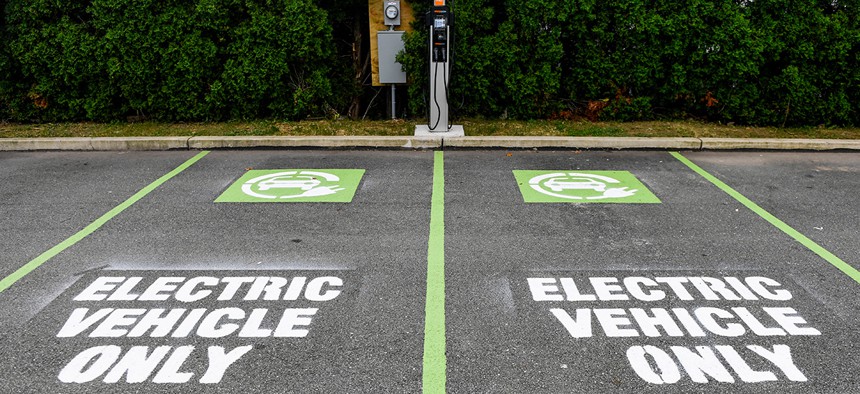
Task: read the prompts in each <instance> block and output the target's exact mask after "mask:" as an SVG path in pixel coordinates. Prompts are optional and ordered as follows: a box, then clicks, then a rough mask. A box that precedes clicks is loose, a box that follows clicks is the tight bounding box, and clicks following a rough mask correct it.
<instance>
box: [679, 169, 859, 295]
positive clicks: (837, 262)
mask: <svg viewBox="0 0 860 394" xmlns="http://www.w3.org/2000/svg"><path fill="white" fill-rule="evenodd" d="M671 154H672V156H674V157H675V158H676V159H678V160H679V161H681V163H684V164H686V165H687V167H690V169H691V170H693V171H695V172H696V173H698V174H699V175H701V176H702V177H704V178H705V179H707V180H708V181H710V182H711V183H713V184H714V185H715V186H717V187H718V188H720V190H722V191H724V192H726V194H728V195H730V196H732V197H733V198H734V199H735V200H737V201H738V202H740V203H741V204H743V205H744V206H745V207H747V208H749V209H750V210H752V211H753V212H755V213H756V214H758V215H759V216H761V217H762V218H763V219H764V220H767V221H768V222H769V223H770V224H772V225H773V226H774V227H776V228H778V229H780V230H782V232H784V233H786V234H788V236H790V237H792V238H794V239H795V240H796V241H797V242H800V243H801V244H802V245H803V246H806V247H807V248H808V249H809V250H811V251H812V252H814V253H815V254H817V255H819V256H821V258H823V259H824V260H826V261H827V262H828V263H830V264H832V265H833V266H834V267H836V268H838V269H839V270H840V271H842V272H843V273H845V275H848V276H849V277H851V279H854V281H855V282H857V283H860V271H857V270H856V269H855V268H854V267H852V266H851V265H849V264H848V263H846V262H844V261H842V259H840V258H839V257H836V255H834V254H833V253H830V252H829V251H828V250H827V249H824V248H823V247H821V245H819V244H817V243H815V241H813V240H811V239H809V238H807V237H806V236H805V235H803V234H801V233H800V232H799V231H797V230H795V229H794V228H792V227H791V226H789V225H787V224H785V222H783V221H782V220H779V219H778V218H777V217H776V216H773V215H771V214H770V213H769V212H767V211H765V210H764V209H763V208H762V207H760V206H758V204H756V203H754V202H752V201H750V199H748V198H746V197H744V195H743V194H740V193H738V192H737V191H735V189H732V188H731V187H730V186H729V185H726V184H725V183H723V181H721V180H719V179H717V177H715V176H713V175H711V174H709V173H708V172H707V171H705V170H703V169H702V168H701V167H699V166H697V165H696V164H695V163H693V162H692V161H690V160H689V159H687V158H686V157H684V156H682V155H681V154H680V153H678V152H671Z"/></svg>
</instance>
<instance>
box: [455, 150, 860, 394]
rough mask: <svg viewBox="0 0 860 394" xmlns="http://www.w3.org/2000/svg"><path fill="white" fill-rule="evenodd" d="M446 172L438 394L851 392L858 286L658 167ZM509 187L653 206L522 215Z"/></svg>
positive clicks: (466, 164)
mask: <svg viewBox="0 0 860 394" xmlns="http://www.w3.org/2000/svg"><path fill="white" fill-rule="evenodd" d="M756 155H757V154H756ZM715 156H719V155H717V154H715ZM768 167H769V169H768V170H767V171H770V172H778V168H779V167H780V163H779V162H778V161H774V162H770V163H768ZM446 169H447V176H448V178H449V179H451V181H449V183H448V188H447V190H446V193H447V196H448V203H447V205H446V214H447V220H446V223H447V227H446V229H447V231H448V239H447V241H446V252H447V271H446V273H447V280H448V293H447V297H448V298H447V300H448V308H449V309H448V322H449V323H448V338H449V349H448V351H449V355H450V358H449V369H448V370H449V376H448V383H449V388H450V391H451V392H525V391H532V392H569V391H574V392H641V391H644V392H648V391H663V390H667V389H668V390H671V391H680V392H690V391H707V392H727V391H730V392H756V391H761V390H764V391H769V392H809V391H817V392H848V391H851V390H852V387H856V385H857V384H858V382H857V381H856V377H855V375H856V374H854V373H853V372H855V371H856V365H855V364H854V363H853V361H852V360H854V359H856V358H857V357H858V354H857V351H856V350H853V349H852V348H851V347H850V346H847V345H846V343H847V342H846V341H850V337H851V336H853V335H854V334H853V332H854V331H856V330H854V329H853V327H856V325H857V323H858V315H857V313H856V311H857V306H858V305H857V301H856V300H857V299H858V296H860V294H858V291H857V290H858V284H857V283H856V282H854V281H853V280H852V279H850V278H849V277H847V276H845V275H843V274H842V273H841V272H839V271H838V270H836V269H835V268H833V267H832V266H830V265H829V264H828V263H827V262H825V261H823V260H822V259H821V258H819V257H818V256H817V255H815V254H813V253H811V252H810V251H809V250H806V249H805V247H803V246H802V245H800V244H799V243H797V242H796V241H794V240H793V239H791V238H789V237H787V236H786V235H785V234H784V233H782V232H781V231H780V230H778V229H777V228H775V227H773V226H772V225H770V224H769V223H768V222H766V221H765V220H762V219H761V218H760V217H758V216H757V215H756V214H755V213H753V212H752V211H750V210H748V209H746V208H745V207H744V206H743V205H741V204H740V203H739V202H737V201H735V200H734V199H733V198H731V197H730V196H729V195H727V194H726V193H724V192H723V191H721V190H720V189H718V188H717V187H715V186H714V185H712V184H710V183H709V182H708V181H706V180H705V179H704V178H702V177H701V176H699V175H697V174H696V173H694V172H692V171H690V169H689V168H687V167H686V166H685V165H683V164H682V163H681V162H679V161H677V160H675V159H673V158H672V157H671V156H670V155H668V154H667V153H664V152H623V153H619V152H582V153H578V152H536V153H532V152H515V153H513V154H512V155H508V154H505V153H504V152H453V153H447V154H446ZM517 170H556V171H558V170H565V171H576V172H577V173H584V172H589V171H596V170H610V171H630V172H632V173H633V174H634V175H635V176H636V177H637V178H638V179H639V180H640V181H642V183H643V184H644V185H645V186H647V188H648V189H650V190H651V191H652V192H653V193H654V194H655V195H656V196H657V197H658V198H659V199H660V200H661V203H660V204H602V205H600V204H563V203H562V204H559V203H555V204H553V203H547V204H525V203H522V201H523V196H522V195H521V192H520V190H518V187H517V185H516V184H513V183H512V182H511V179H512V172H513V171H517ZM776 179H779V180H782V181H783V183H782V187H784V188H786V189H790V188H791V187H792V186H791V185H790V184H786V182H789V181H790V179H789V178H788V177H784V178H778V177H777V178H776ZM521 183H522V182H521ZM796 193H803V191H802V190H801V191H798V192H796ZM855 236H856V230H855ZM846 247H850V246H846ZM756 289H757V290H756ZM667 386H669V387H667Z"/></svg>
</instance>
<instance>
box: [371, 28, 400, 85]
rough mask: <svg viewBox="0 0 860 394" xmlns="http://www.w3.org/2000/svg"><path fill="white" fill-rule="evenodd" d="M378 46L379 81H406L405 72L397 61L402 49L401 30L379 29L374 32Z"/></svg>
mask: <svg viewBox="0 0 860 394" xmlns="http://www.w3.org/2000/svg"><path fill="white" fill-rule="evenodd" d="M376 39H377V42H376V43H377V48H379V83H406V72H404V71H403V67H402V66H401V65H400V63H398V62H397V54H398V53H400V52H402V51H403V32H402V31H394V30H381V31H378V32H377V33H376Z"/></svg>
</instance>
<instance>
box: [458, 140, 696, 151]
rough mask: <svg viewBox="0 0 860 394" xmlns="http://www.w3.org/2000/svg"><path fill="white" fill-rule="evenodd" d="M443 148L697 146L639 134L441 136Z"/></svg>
mask: <svg viewBox="0 0 860 394" xmlns="http://www.w3.org/2000/svg"><path fill="white" fill-rule="evenodd" d="M443 145H444V147H446V148H449V147H450V148H518V149H528V148H544V149H547V148H558V149H699V148H701V146H702V141H701V140H699V139H698V138H642V137H458V138H445V139H444V141H443Z"/></svg>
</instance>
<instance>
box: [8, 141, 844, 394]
mask: <svg viewBox="0 0 860 394" xmlns="http://www.w3.org/2000/svg"><path fill="white" fill-rule="evenodd" d="M90 143H91V142H90ZM700 147H701V146H700ZM700 147H699V148H700ZM858 173H860V156H858V155H857V154H856V153H852V152H783V151H772V152H765V151H743V152H737V151H728V152H718V151H699V150H693V151H680V153H671V152H667V151H641V150H637V151H604V150H587V151H578V150H559V151H552V150H489V149H484V150H453V151H445V152H441V151H437V152H434V151H425V150H400V151H380V150H216V151H211V152H208V151H197V150H193V149H192V150H188V149H182V150H176V151H161V152H131V151H118V152H0V181H2V185H3V186H0V196H2V198H0V207H2V210H3V212H4V215H3V216H2V219H0V224H2V225H0V231H2V237H0V250H2V251H3V253H2V255H0V256H2V257H0V274H2V278H4V279H2V280H0V310H2V313H0V349H2V350H0V351H2V355H3V357H2V358H0V366H2V368H3V370H4V371H6V373H5V374H4V377H3V378H2V383H0V392H9V393H28V392H37V393H94V392H105V393H117V392H122V393H125V392H147V393H150V392H192V393H193V392H201V393H202V392H206V393H208V392H223V393H235V392H267V393H268V392H271V393H293V392H296V393H300V392H301V393H304V392H312V393H322V392H374V393H378V392H404V393H413V392H421V391H422V390H423V391H425V392H440V391H443V390H444V391H447V392H451V393H473V392H486V393H491V392H492V393H497V392H504V393H520V392H540V393H560V392H582V393H605V392H619V393H633V392H709V393H710V392H713V393H718V392H719V393H723V392H739V393H756V392H796V393H808V392H816V393H848V392H857V391H858V387H860V381H858V372H860V367H858V366H857V364H856V360H857V359H860V351H858V350H857V349H856V347H854V346H853V345H852V344H853V343H855V342H857V341H858V340H860V331H858V330H857V329H856V327H858V325H860V273H858V272H857V269H858V268H860V246H858V242H857V240H858V239H860V230H858V228H857V223H860V217H858V216H860V213H858V212H860V200H858V199H857V198H856V196H857V195H858V193H860V177H858ZM431 323H432V324H431ZM438 327H441V331H439V330H437V328H438Z"/></svg>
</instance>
